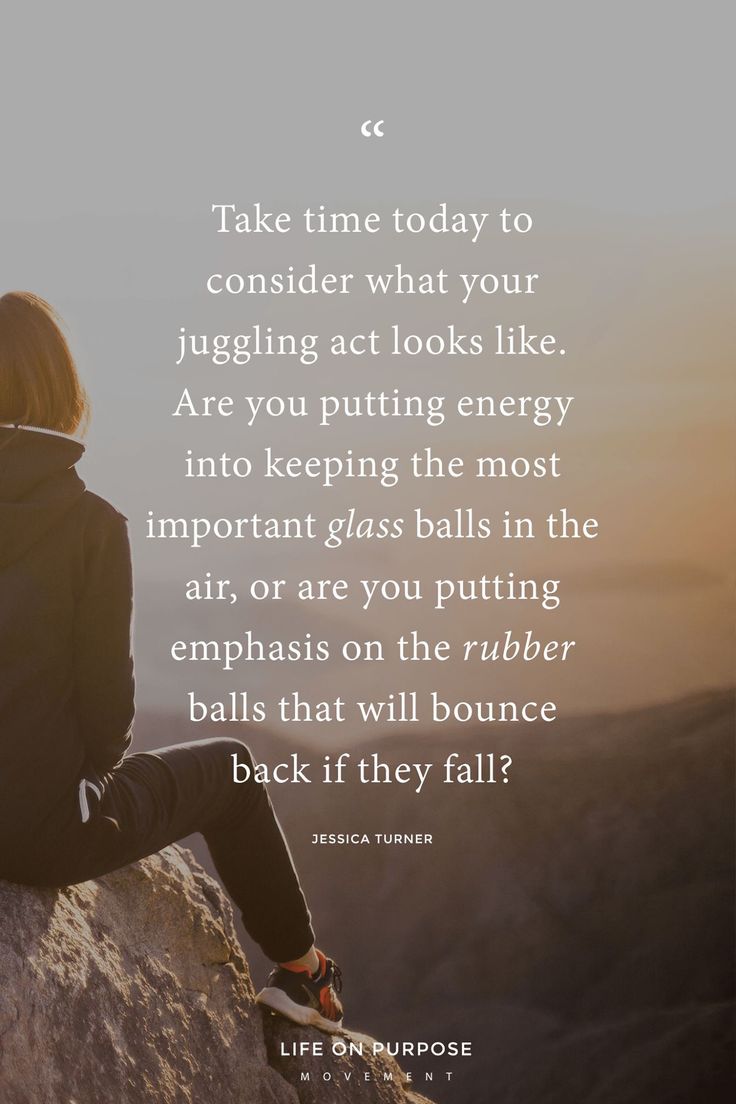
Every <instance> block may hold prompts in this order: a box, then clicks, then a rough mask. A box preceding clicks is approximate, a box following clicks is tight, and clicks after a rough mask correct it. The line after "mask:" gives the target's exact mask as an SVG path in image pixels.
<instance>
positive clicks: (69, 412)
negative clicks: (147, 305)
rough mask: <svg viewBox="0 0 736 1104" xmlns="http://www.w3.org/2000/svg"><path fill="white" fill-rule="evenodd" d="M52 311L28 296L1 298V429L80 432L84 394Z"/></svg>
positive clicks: (85, 406)
mask: <svg viewBox="0 0 736 1104" xmlns="http://www.w3.org/2000/svg"><path fill="white" fill-rule="evenodd" d="M60 322H61V320H60V319H59V317H58V315H57V314H56V312H55V311H54V309H53V307H50V306H49V304H48V303H47V302H46V301H45V300H44V299H41V298H40V297H39V296H38V295H33V293H32V292H30V291H9V292H8V293H7V294H6V295H3V296H2V298H0V424H2V423H13V424H18V425H29V426H37V427H38V428H39V429H54V430H56V431H57V432H59V433H76V432H77V431H78V430H79V429H80V428H81V429H82V430H84V428H85V427H86V424H87V421H88V419H89V402H88V399H87V393H86V392H85V390H84V388H83V387H82V384H81V383H80V381H79V376H78V375H77V368H76V365H75V363H74V358H73V357H72V354H71V352H70V351H69V346H68V345H67V343H66V338H65V337H64V334H63V333H62V332H61V328H60Z"/></svg>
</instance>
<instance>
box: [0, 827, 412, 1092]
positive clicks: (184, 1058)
mask: <svg viewBox="0 0 736 1104" xmlns="http://www.w3.org/2000/svg"><path fill="white" fill-rule="evenodd" d="M0 978H2V985H1V986H0V1099H1V1100H2V1102H3V1104H100V1102H101V1101H114V1102H115V1104H143V1102H146V1104H150V1102H152V1101H153V1102H156V1104H189V1102H191V1104H311V1102H312V1101H313V1100H316V1099H319V1100H320V1101H325V1102H328V1101H332V1100H338V1099H339V1100H340V1101H341V1102H345V1104H352V1102H353V1101H355V1102H356V1104H362V1102H363V1101H376V1102H380V1104H383V1102H385V1104H407V1102H408V1101H410V1100H411V1099H412V1097H411V1096H410V1095H409V1094H407V1092H406V1091H405V1090H404V1087H403V1076H402V1075H401V1072H400V1071H399V1069H398V1067H397V1066H395V1065H394V1064H393V1063H392V1062H390V1061H389V1060H385V1061H384V1062H381V1063H379V1062H377V1061H374V1059H373V1058H359V1057H353V1058H349V1059H347V1058H345V1059H343V1058H339V1059H338V1058H333V1057H332V1055H331V1054H330V1050H329V1049H328V1048H326V1055H327V1056H326V1057H324V1058H322V1059H315V1058H310V1059H309V1060H308V1062H305V1061H303V1060H302V1059H299V1058H293V1059H286V1058H283V1057H281V1058H279V1057H278V1055H277V1051H278V1049H279V1047H278V1041H277V1040H279V1039H285V1040H287V1041H288V1040H290V1038H291V1037H292V1036H293V1037H294V1038H306V1037H312V1036H313V1037H314V1038H317V1039H327V1038H328V1037H327V1036H324V1035H321V1034H320V1033H318V1032H304V1031H302V1030H301V1029H296V1028H293V1027H291V1026H290V1025H287V1024H285V1023H275V1022H271V1021H274V1020H275V1018H274V1017H271V1016H270V1015H269V1016H265V1017H264V1015H263V1014H262V1012H261V1010H260V1008H259V1007H258V1006H257V1005H255V1004H254V989H253V985H252V983H251V979H250V975H249V973H248V966H247V963H246V961H245V958H244V956H243V953H242V951H241V949H240V946H239V944H238V941H237V938H236V936H235V932H234V928H233V922H232V914H231V910H230V906H229V904H228V903H227V901H226V899H225V897H224V895H223V894H222V892H221V890H220V889H219V887H218V886H217V884H216V883H215V882H213V881H212V880H211V879H210V878H209V877H208V876H207V875H206V874H205V873H204V872H203V871H202V870H201V869H200V867H199V866H198V865H197V864H196V862H195V861H194V859H193V858H192V856H191V855H190V854H189V853H188V852H187V851H184V850H182V849H181V848H179V847H170V848H167V849H166V850H165V851H163V852H161V854H159V855H155V856H153V857H151V858H150V859H146V860H144V861H143V862H141V863H136V864H135V865H133V866H129V867H126V868H125V869H123V870H120V871H118V872H117V873H115V874H111V875H109V876H107V877H105V878H101V879H99V880H98V881H96V882H86V883H84V884H83V885H79V886H72V887H70V888H69V889H64V890H60V891H54V890H35V889H27V888H23V887H20V886H15V885H10V884H8V883H6V882H0ZM264 1023H265V1026H266V1028H267V1034H268V1038H269V1040H270V1053H271V1056H272V1058H273V1059H274V1061H273V1065H270V1064H269V1052H268V1051H267V1048H266V1041H265V1037H264ZM274 1067H276V1068H274ZM307 1069H308V1070H309V1071H311V1074H312V1079H310V1080H304V1081H302V1079H301V1072H302V1071H303V1070H307ZM384 1070H386V1071H388V1070H390V1071H391V1073H392V1074H393V1080H390V1081H383V1080H380V1082H375V1083H373V1084H372V1085H371V1083H370V1082H369V1081H366V1079H365V1077H364V1074H365V1073H366V1072H368V1073H370V1074H371V1075H378V1074H381V1076H382V1074H383V1072H384ZM330 1071H331V1072H333V1073H334V1074H335V1080H334V1081H333V1082H330V1081H329V1079H328V1080H324V1079H323V1074H324V1073H329V1072H330ZM345 1073H348V1074H350V1076H349V1077H348V1078H347V1079H345V1076H344V1074H345ZM338 1074H340V1077H339V1079H338V1076H337V1075H338ZM317 1075H318V1076H319V1079H320V1083H319V1091H318V1093H317V1094H316V1093H315V1085H316V1081H315V1080H314V1078H315V1077H316V1076H317ZM338 1085H339V1087H338ZM413 1099H414V1100H417V1099H418V1098H416V1097H415V1098H413Z"/></svg>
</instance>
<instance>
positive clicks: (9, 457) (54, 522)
mask: <svg viewBox="0 0 736 1104" xmlns="http://www.w3.org/2000/svg"><path fill="white" fill-rule="evenodd" d="M83 451H84V449H83V446H82V445H81V444H79V443H78V442H76V441H73V440H71V439H70V438H68V437H64V436H61V435H58V434H53V433H50V432H47V431H35V430H29V429H16V428H13V427H3V428H0V672H1V677H0V831H1V833H2V834H1V835H0V839H3V840H5V841H13V839H14V838H18V837H20V836H22V835H24V834H25V833H26V832H27V831H28V829H29V828H41V827H42V826H43V823H44V821H46V820H50V819H53V813H54V811H55V807H56V805H57V804H58V803H59V802H60V801H62V800H64V799H65V798H66V799H68V795H69V793H70V791H71V790H73V789H74V788H75V787H76V785H77V783H78V780H79V779H80V777H81V775H82V773H83V768H84V764H85V762H86V761H88V760H89V761H91V762H92V763H93V764H94V765H95V767H96V769H98V770H100V771H104V770H109V769H110V768H111V766H113V765H114V762H116V761H117V760H118V759H119V757H120V755H121V753H122V752H121V748H123V747H124V746H125V743H127V741H125V736H126V734H127V732H128V730H129V728H130V724H131V721H132V717H133V681H132V661H131V660H130V631H129V621H130V602H131V595H130V589H131V587H130V559H129V552H128V542H127V534H126V531H125V518H124V517H123V516H122V515H120V514H118V513H117V511H116V510H114V509H113V507H112V506H110V505H109V504H108V503H107V502H105V501H104V500H103V499H101V498H99V497H98V496H96V495H93V494H91V493H90V492H89V491H87V490H86V489H85V485H84V483H83V482H82V480H81V479H80V478H79V476H78V475H77V473H76V471H75V470H74V464H75V463H76V462H77V461H78V460H79V458H80V457H81V455H82V453H83ZM121 740H123V741H125V742H124V743H122V744H121ZM113 744H114V751H113V752H112V754H111V755H110V754H108V755H106V754H105V748H106V747H110V746H111V745H113ZM111 760H112V761H111Z"/></svg>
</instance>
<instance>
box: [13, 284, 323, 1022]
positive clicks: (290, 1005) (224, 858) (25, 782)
mask: <svg viewBox="0 0 736 1104" xmlns="http://www.w3.org/2000/svg"><path fill="white" fill-rule="evenodd" d="M87 417H88V406H87V398H86V395H85V392H84V390H83V388H82V386H81V384H80V382H79V379H78V376H77V371H76V367H75V364H74V361H73V359H72V357H71V354H70V352H69V348H68V346H67V343H66V341H65V339H64V336H63V334H62V333H61V330H60V329H59V326H58V324H57V321H56V317H55V315H54V312H53V311H52V309H51V307H49V305H48V304H47V303H45V302H44V301H43V300H42V299H39V298H38V297H36V296H35V295H31V294H29V293H26V292H12V293H10V294H7V295H4V296H3V297H2V298H0V423H2V424H1V425H0V670H1V671H2V678H0V877H3V878H5V879H7V880H9V881H15V882H20V883H22V884H26V885H36V886H38V885H44V886H64V885H70V884H73V883H75V882H82V881H87V880H88V879H90V878H96V877H98V876H100V875H102V874H106V873H109V872H110V871H112V870H115V869H117V868H118V867H120V866H124V865H126V864H127V863H131V862H135V861H136V860H137V859H141V858H143V857H144V856H146V855H150V854H152V853H154V852H156V851H159V850H161V848H162V847H166V846H167V845H168V844H170V843H173V842H174V841H175V840H179V839H182V838H183V837H184V836H188V835H190V834H191V833H193V832H201V833H202V835H203V836H204V838H205V840H206V841H207V845H208V847H209V849H210V852H211V854H212V858H213V860H214V863H215V866H216V867H217V870H218V872H219V874H220V877H221V878H222V881H223V883H224V885H225V887H226V889H227V890H228V892H229V893H230V895H231V896H232V898H233V900H234V901H235V903H236V905H237V906H238V908H239V909H240V911H241V913H242V916H243V923H244V925H245V927H246V930H247V931H248V932H249V934H250V935H251V936H252V938H253V939H254V940H255V941H256V942H257V943H258V944H259V945H260V946H261V948H262V949H263V951H264V953H265V954H266V955H267V956H268V957H269V958H271V959H272V960H273V961H274V962H276V963H277V966H276V968H275V969H274V971H273V973H272V974H271V976H270V978H269V981H268V985H267V987H266V988H265V989H263V991H262V992H261V993H260V994H259V996H258V999H259V1000H260V1001H261V1003H263V1004H265V1005H268V1006H269V1007H270V1008H272V1009H274V1010H275V1011H277V1012H280V1013H282V1014H283V1015H284V1016H287V1017H288V1018H289V1019H292V1020H294V1021H295V1022H297V1023H300V1024H314V1025H316V1026H317V1027H320V1028H322V1029H323V1030H326V1031H337V1030H339V1028H340V1027H341V1024H342V1007H341V1004H340V1000H339V998H338V996H337V992H339V990H340V987H341V985H340V972H339V970H338V968H337V967H336V966H335V963H334V962H332V961H331V960H330V959H328V958H326V957H325V956H324V955H323V954H322V952H321V951H319V950H317V949H316V948H315V946H314V933H313V931H312V926H311V921H310V915H309V911H308V909H307V905H306V902H305V900H304V895H303V893H302V890H301V887H300V885H299V880H298V877H297V874H296V871H295V869H294V865H293V862H292V858H291V855H290V853H289V849H288V846H287V844H286V841H285V839H284V837H283V834H282V832H281V828H280V826H279V823H278V821H277V819H276V816H275V814H274V811H273V808H272V806H271V802H270V799H269V796H268V793H267V791H266V788H265V786H264V785H263V784H261V783H259V782H256V781H254V780H253V773H254V772H253V769H252V768H253V760H252V757H251V756H250V752H249V751H248V749H247V748H246V747H245V746H244V745H243V744H241V743H240V742H239V741H237V740H232V739H224V738H223V739H210V740H200V741H197V742H193V743H186V744H179V745H177V746H175V747H166V748H159V749H158V750H157V751H152V752H144V753H139V754H134V755H128V754H127V752H128V748H129V745H130V742H131V726H132V723H133V710H134V707H133V660H132V656H131V639H130V627H131V613H132V575H131V561H130V547H129V542H128V534H127V527H126V519H125V517H123V515H122V514H120V513H118V511H117V510H115V509H114V508H113V507H112V506H111V505H110V504H109V503H108V502H106V501H105V500H104V499H102V498H100V497H98V496H97V495H95V494H93V493H92V492H91V491H88V490H87V489H86V488H85V485H84V483H83V482H82V480H81V479H80V477H79V476H78V475H77V473H76V471H75V467H74V466H75V464H76V463H77V461H78V460H79V459H80V457H81V456H82V454H83V452H84V447H83V445H81V444H80V443H79V441H78V440H76V439H75V438H74V436H72V435H73V434H76V433H78V432H79V430H80V428H81V429H83V428H84V426H85V423H86V420H87ZM234 753H235V754H237V756H238V759H239V761H240V762H241V763H247V764H249V765H250V767H251V770H250V772H249V773H250V780H249V781H248V782H245V783H242V784H238V785H236V784H235V783H234V782H233V778H232V759H231V757H232V755H233V754H234Z"/></svg>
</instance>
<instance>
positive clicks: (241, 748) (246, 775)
mask: <svg viewBox="0 0 736 1104" xmlns="http://www.w3.org/2000/svg"><path fill="white" fill-rule="evenodd" d="M221 743H222V744H223V749H222V750H223V754H224V755H225V757H226V759H227V762H228V763H229V764H230V765H231V770H232V778H233V782H240V783H243V782H253V781H254V780H255V773H256V761H255V759H254V758H253V753H252V751H251V750H250V748H249V747H248V745H247V744H244V743H243V741H242V740H235V739H232V738H230V737H223V739H222V740H221Z"/></svg>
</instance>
